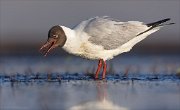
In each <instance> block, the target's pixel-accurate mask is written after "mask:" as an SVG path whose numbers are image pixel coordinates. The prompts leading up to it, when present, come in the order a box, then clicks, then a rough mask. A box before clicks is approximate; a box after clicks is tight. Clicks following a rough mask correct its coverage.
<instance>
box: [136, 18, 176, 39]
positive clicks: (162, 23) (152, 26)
mask: <svg viewBox="0 0 180 110" xmlns="http://www.w3.org/2000/svg"><path fill="white" fill-rule="evenodd" d="M169 20H171V19H170V18H166V19H163V20H160V21H156V22H153V23H148V24H146V26H147V27H149V29H147V30H145V31H144V32H141V33H139V34H138V35H136V36H139V35H142V34H144V33H146V32H148V31H150V30H153V29H157V30H158V29H159V27H161V26H165V25H171V24H175V23H167V24H165V22H167V21H169Z"/></svg>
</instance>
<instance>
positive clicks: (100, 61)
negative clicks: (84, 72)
mask: <svg viewBox="0 0 180 110" xmlns="http://www.w3.org/2000/svg"><path fill="white" fill-rule="evenodd" d="M101 67H102V59H100V60H99V63H98V68H97V70H96V74H95V79H98V75H99V72H100V70H101Z"/></svg>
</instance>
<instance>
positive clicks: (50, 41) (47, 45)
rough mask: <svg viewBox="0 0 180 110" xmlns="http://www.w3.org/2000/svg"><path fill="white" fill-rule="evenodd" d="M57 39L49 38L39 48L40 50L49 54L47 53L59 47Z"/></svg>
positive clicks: (45, 54)
mask: <svg viewBox="0 0 180 110" xmlns="http://www.w3.org/2000/svg"><path fill="white" fill-rule="evenodd" d="M56 42H57V39H53V38H49V39H48V41H47V42H46V43H45V44H44V45H43V46H42V47H41V48H40V49H39V51H40V52H42V53H43V54H44V56H47V54H48V53H49V52H50V51H51V50H52V49H54V48H56V47H57V45H56Z"/></svg>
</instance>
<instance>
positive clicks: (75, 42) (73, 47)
mask: <svg viewBox="0 0 180 110" xmlns="http://www.w3.org/2000/svg"><path fill="white" fill-rule="evenodd" d="M61 27H62V29H63V31H64V33H65V35H66V38H67V40H66V43H65V44H64V46H63V49H64V50H66V51H67V52H69V53H73V54H76V53H79V48H80V43H81V42H80V39H79V37H78V36H76V32H75V31H74V30H72V29H70V28H68V27H65V26H61Z"/></svg>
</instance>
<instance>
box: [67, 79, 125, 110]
mask: <svg viewBox="0 0 180 110" xmlns="http://www.w3.org/2000/svg"><path fill="white" fill-rule="evenodd" d="M96 87H97V89H96V90H97V99H96V100H95V101H88V102H85V103H81V104H79V105H75V106H73V107H71V108H70V109H69V110H128V109H127V108H125V107H121V106H119V105H115V104H114V103H113V102H112V101H111V100H109V99H108V93H107V82H104V81H96Z"/></svg>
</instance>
